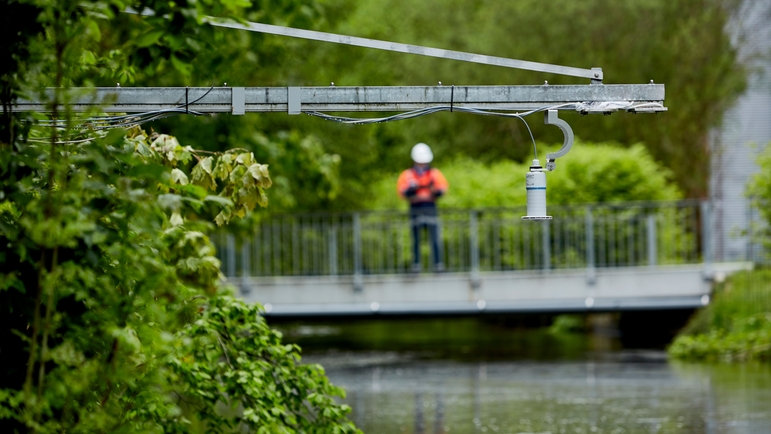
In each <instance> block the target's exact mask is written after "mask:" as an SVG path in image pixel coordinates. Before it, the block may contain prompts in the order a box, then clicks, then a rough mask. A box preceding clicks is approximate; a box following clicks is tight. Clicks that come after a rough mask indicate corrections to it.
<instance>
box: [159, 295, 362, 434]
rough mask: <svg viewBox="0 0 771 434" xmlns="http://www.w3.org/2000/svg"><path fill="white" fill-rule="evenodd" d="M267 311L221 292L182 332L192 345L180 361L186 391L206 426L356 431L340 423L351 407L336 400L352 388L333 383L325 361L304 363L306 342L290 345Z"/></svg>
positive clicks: (188, 404)
mask: <svg viewBox="0 0 771 434" xmlns="http://www.w3.org/2000/svg"><path fill="white" fill-rule="evenodd" d="M260 312H261V308H260V307H259V306H255V305H253V306H247V305H245V304H244V303H242V302H240V301H237V300H235V299H233V298H231V297H225V296H223V297H218V298H215V299H212V300H211V303H210V304H209V305H208V306H207V307H206V309H205V310H204V313H203V315H202V316H201V318H199V319H198V320H196V321H195V322H193V323H191V324H189V325H187V327H186V328H185V329H184V330H183V331H182V332H181V337H183V338H184V339H185V341H184V347H183V348H184V349H183V351H181V352H180V353H181V354H179V356H178V357H177V358H176V359H175V360H174V361H173V364H174V366H175V371H176V373H177V374H178V375H180V377H181V380H182V381H183V382H184V384H185V385H186V388H185V389H183V390H181V391H179V392H180V394H181V395H183V398H181V399H182V401H183V402H184V404H185V406H186V407H187V408H188V409H190V410H194V411H195V413H196V415H197V417H198V418H199V420H201V421H205V423H204V425H205V430H206V432H229V430H230V429H234V428H237V427H239V426H241V427H249V428H250V429H252V430H253V432H257V433H263V432H264V433H295V432H308V433H316V432H318V433H322V432H349V431H354V430H353V427H352V425H350V424H347V425H341V424H340V423H339V421H340V420H343V419H344V418H345V415H346V413H348V412H349V411H350V408H349V407H348V406H346V405H337V404H336V403H335V401H334V399H333V397H335V396H339V397H343V398H344V397H345V392H344V391H343V390H342V389H340V388H338V387H335V386H332V385H331V384H329V380H327V378H326V376H325V375H324V369H323V368H322V367H321V366H319V365H301V364H299V362H300V353H299V347H297V346H296V345H283V344H282V342H281V333H279V332H276V331H273V330H271V329H270V328H268V326H267V324H266V323H265V320H263V319H262V318H261V317H260V316H259V315H260ZM223 397H227V398H225V400H224V401H225V402H223ZM222 405H227V406H228V407H229V411H228V412H223V411H222V408H220V406H222ZM223 413H224V414H223ZM228 414H237V415H238V416H237V417H232V416H228Z"/></svg>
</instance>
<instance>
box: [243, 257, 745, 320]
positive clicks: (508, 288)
mask: <svg viewBox="0 0 771 434" xmlns="http://www.w3.org/2000/svg"><path fill="white" fill-rule="evenodd" d="M751 267H752V264H751V263H747V262H739V263H719V264H712V265H711V267H710V269H709V273H706V271H707V268H705V266H704V265H700V264H691V265H669V266H639V267H614V268H596V269H585V268H582V269H567V270H550V271H546V272H544V271H524V272H486V273H480V274H479V275H478V277H477V278H472V275H471V274H469V273H443V274H416V275H365V276H361V282H354V280H355V278H354V276H315V277H302V276H300V277H244V278H232V279H230V283H232V284H234V285H235V286H237V287H239V288H240V290H241V296H242V297H243V298H244V299H245V300H247V301H250V302H260V303H262V304H263V305H264V306H265V310H266V315H268V316H297V317H309V316H346V315H350V316H365V315H457V314H479V313H526V312H585V311H621V310H639V309H683V308H698V307H701V306H703V305H705V304H707V303H709V294H710V291H711V283H712V282H711V277H712V276H713V275H716V274H720V273H723V274H725V273H730V272H733V271H737V270H741V269H748V268H751ZM355 283H356V284H355Z"/></svg>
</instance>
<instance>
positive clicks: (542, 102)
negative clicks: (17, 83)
mask: <svg viewBox="0 0 771 434" xmlns="http://www.w3.org/2000/svg"><path fill="white" fill-rule="evenodd" d="M48 94H49V95H52V94H53V90H51V89H49V90H48ZM74 94H76V95H78V94H80V95H82V96H80V97H75V98H73V99H72V100H71V101H70V108H71V109H72V110H73V111H76V112H85V111H100V112H104V113H144V112H149V111H153V110H163V109H172V108H188V109H189V110H194V111H196V112H199V113H232V114H244V113H247V112H258V113H259V112H285V113H290V114H299V113H301V112H308V111H318V112H378V111H379V112H389V111H406V110H415V109H421V108H427V107H435V106H449V107H454V108H469V109H472V108H473V109H482V110H498V111H528V110H542V109H553V110H571V111H579V112H582V113H610V112H613V111H617V110H626V111H632V112H657V111H665V110H666V108H665V107H664V106H663V103H664V85H663V84H614V85H603V84H599V85H598V84H593V85H558V86H553V85H540V86H441V85H440V86H356V87H335V86H324V87H311V86H309V87H212V88H209V87H190V88H186V87H115V88H106V87H101V88H95V89H92V90H85V89H84V90H82V91H78V90H77V89H75V90H74ZM51 99H52V98H48V97H46V98H43V100H42V101H29V100H20V101H18V103H17V105H16V106H15V107H14V110H15V111H41V112H45V111H48V106H47V103H45V102H44V101H45V100H51Z"/></svg>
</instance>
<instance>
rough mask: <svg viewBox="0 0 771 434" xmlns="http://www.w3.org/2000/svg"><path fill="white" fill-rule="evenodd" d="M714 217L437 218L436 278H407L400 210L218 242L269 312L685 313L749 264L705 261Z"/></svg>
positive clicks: (582, 213)
mask: <svg viewBox="0 0 771 434" xmlns="http://www.w3.org/2000/svg"><path fill="white" fill-rule="evenodd" d="M710 210H711V206H710V204H709V203H708V202H699V201H680V202H656V203H623V204H614V205H585V206H575V207H562V208H557V207H552V208H551V209H550V213H551V214H552V215H553V216H554V219H553V220H551V221H542V222H527V221H522V220H521V218H520V217H521V216H522V215H524V209H519V208H496V209H474V210H442V211H441V228H442V230H441V246H442V249H443V257H444V262H445V263H446V271H445V272H441V273H434V272H433V271H432V270H431V269H430V268H429V267H427V266H424V268H425V269H424V270H423V271H422V272H420V273H414V272H412V269H411V259H412V258H411V243H412V240H411V232H410V227H409V220H408V218H407V215H406V212H398V211H372V212H358V213H336V214H332V213H318V214H292V215H280V216H271V217H265V218H264V220H263V221H261V222H260V223H259V224H258V225H257V226H256V227H255V231H254V233H250V234H245V235H238V236H235V235H232V234H218V235H215V237H214V239H215V243H216V244H217V245H218V254H219V257H220V260H221V261H222V268H223V272H224V273H225V274H226V276H227V277H228V280H229V282H230V283H231V284H233V285H234V286H235V287H236V288H238V290H239V291H240V295H241V296H242V297H243V298H244V299H245V300H247V301H251V302H259V303H262V304H263V305H264V306H265V311H266V315H267V316H295V317H310V316H344V315H356V316H362V315H454V314H478V313H526V312H555V313H557V312H584V311H620V310H639V309H687V308H697V307H700V306H703V305H706V304H708V303H709V297H710V293H711V289H712V282H713V280H716V279H717V280H720V279H722V278H723V277H724V276H725V275H726V274H728V273H731V272H734V271H737V270H741V269H748V268H751V267H752V262H751V261H750V259H752V257H751V256H752V255H750V253H752V252H748V257H747V259H748V260H747V261H744V262H730V263H723V262H716V261H714V258H713V254H712V251H713V250H712V247H711V243H710V239H711V237H710V236H709V232H710V228H711V218H710V215H711V211H710ZM424 236H425V234H424ZM422 244H423V248H422V256H423V257H422V263H423V264H429V260H428V258H429V253H430V252H429V250H428V242H427V240H426V239H424V240H423V243H422Z"/></svg>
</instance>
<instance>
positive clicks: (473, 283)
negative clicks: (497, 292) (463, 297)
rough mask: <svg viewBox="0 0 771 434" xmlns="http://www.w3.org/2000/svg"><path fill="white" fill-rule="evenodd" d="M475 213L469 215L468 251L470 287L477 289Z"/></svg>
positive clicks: (476, 223)
mask: <svg viewBox="0 0 771 434" xmlns="http://www.w3.org/2000/svg"><path fill="white" fill-rule="evenodd" d="M477 218H478V215H477V212H476V211H471V212H470V213H469V250H470V252H469V253H470V255H471V258H470V259H471V287H472V288H477V287H479V284H480V282H479V223H478V221H477Z"/></svg>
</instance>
